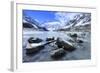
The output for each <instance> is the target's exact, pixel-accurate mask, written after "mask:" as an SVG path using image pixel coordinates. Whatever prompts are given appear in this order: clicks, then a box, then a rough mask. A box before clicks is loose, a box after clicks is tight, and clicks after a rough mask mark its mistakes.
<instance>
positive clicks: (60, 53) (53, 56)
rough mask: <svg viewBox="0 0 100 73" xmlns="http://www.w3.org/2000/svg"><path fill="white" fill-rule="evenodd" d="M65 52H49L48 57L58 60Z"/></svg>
mask: <svg viewBox="0 0 100 73" xmlns="http://www.w3.org/2000/svg"><path fill="white" fill-rule="evenodd" d="M65 53H66V52H65V50H64V49H63V48H59V49H55V50H53V51H51V52H50V55H51V57H52V58H53V59H59V58H61V57H62V56H64V55H65Z"/></svg>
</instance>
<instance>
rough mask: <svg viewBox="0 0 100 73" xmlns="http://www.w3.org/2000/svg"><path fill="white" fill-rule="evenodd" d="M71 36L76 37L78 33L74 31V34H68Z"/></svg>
mask: <svg viewBox="0 0 100 73" xmlns="http://www.w3.org/2000/svg"><path fill="white" fill-rule="evenodd" d="M70 36H71V37H78V35H77V34H76V33H74V34H70Z"/></svg>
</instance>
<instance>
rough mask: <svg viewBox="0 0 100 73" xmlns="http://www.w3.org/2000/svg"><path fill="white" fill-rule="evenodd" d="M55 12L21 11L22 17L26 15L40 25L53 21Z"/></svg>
mask: <svg viewBox="0 0 100 73" xmlns="http://www.w3.org/2000/svg"><path fill="white" fill-rule="evenodd" d="M55 13H56V12H55V11H39V10H23V15H24V14H25V15H27V16H29V17H31V18H32V19H35V20H37V21H38V22H39V23H40V24H41V23H44V22H48V21H55Z"/></svg>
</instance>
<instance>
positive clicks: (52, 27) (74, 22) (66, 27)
mask: <svg viewBox="0 0 100 73" xmlns="http://www.w3.org/2000/svg"><path fill="white" fill-rule="evenodd" d="M64 20H65V19H64ZM66 20H67V19H66ZM66 20H65V21H66ZM23 27H24V28H32V29H34V30H39V31H74V30H78V31H80V30H90V29H91V14H90V13H77V14H76V15H74V16H73V17H72V18H71V19H68V20H67V22H65V23H63V24H62V23H61V22H60V21H58V20H57V21H49V22H45V23H43V24H39V23H38V22H37V21H36V20H35V19H31V18H30V17H24V18H23Z"/></svg>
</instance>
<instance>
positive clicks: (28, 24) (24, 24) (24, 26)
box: [23, 23, 33, 28]
mask: <svg viewBox="0 0 100 73" xmlns="http://www.w3.org/2000/svg"><path fill="white" fill-rule="evenodd" d="M23 28H33V25H32V24H30V23H23Z"/></svg>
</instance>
